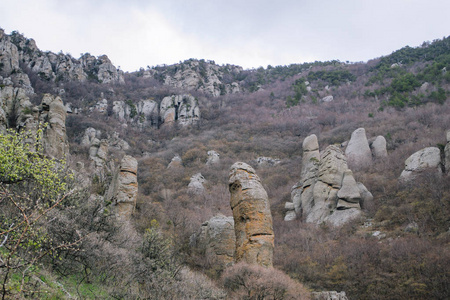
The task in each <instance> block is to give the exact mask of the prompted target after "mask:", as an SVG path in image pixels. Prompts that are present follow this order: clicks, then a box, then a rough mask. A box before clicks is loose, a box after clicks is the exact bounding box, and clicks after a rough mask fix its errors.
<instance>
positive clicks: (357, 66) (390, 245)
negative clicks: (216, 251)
mask: <svg viewBox="0 0 450 300" xmlns="http://www.w3.org/2000/svg"><path fill="white" fill-rule="evenodd" d="M192 61H197V60H188V61H185V62H180V63H179V64H176V65H171V66H155V67H148V68H147V70H148V71H154V72H156V73H155V74H157V76H153V77H151V78H146V77H145V76H143V74H144V71H146V70H144V69H141V70H140V71H137V72H133V73H125V75H124V79H125V81H124V83H121V84H119V83H101V82H99V81H98V80H96V78H95V76H92V78H89V80H87V81H85V82H76V81H68V80H65V79H64V78H60V79H59V80H58V81H56V82H55V81H50V80H47V79H45V78H43V77H42V76H40V75H39V74H36V73H34V72H33V71H32V70H30V69H29V68H28V69H27V67H26V66H23V65H22V66H21V69H22V70H23V72H25V73H26V74H27V75H28V77H29V78H30V81H31V84H32V86H33V88H34V91H35V94H34V95H33V96H32V97H31V100H32V102H33V103H35V104H38V103H39V101H40V99H42V95H43V94H44V93H49V92H50V93H54V91H55V88H57V89H63V90H64V91H65V92H64V93H63V94H61V97H62V99H63V101H64V102H65V103H72V105H73V106H74V107H77V108H80V109H81V111H82V112H80V113H78V114H71V115H69V116H68V118H67V121H66V126H67V135H68V139H69V142H70V152H71V155H70V157H69V159H68V160H67V166H65V167H64V168H66V169H65V170H67V168H73V169H76V163H77V162H80V161H81V162H85V164H86V165H88V164H89V161H88V160H89V157H88V149H87V148H86V147H85V146H82V145H81V138H82V136H83V134H84V131H85V129H86V128H88V127H94V128H96V129H98V130H101V131H102V133H104V134H105V135H107V134H110V133H112V132H114V131H116V132H118V133H119V134H120V136H121V137H122V138H123V139H124V140H126V141H127V142H128V143H129V144H130V146H131V148H130V150H127V154H130V155H132V156H134V157H136V158H137V159H138V162H139V169H138V181H139V195H138V200H137V206H136V211H135V212H134V214H133V217H132V222H131V224H129V225H127V226H118V223H117V222H115V220H114V217H113V215H112V214H109V213H108V207H107V203H102V202H101V201H100V200H98V201H97V200H91V201H87V199H88V198H89V195H90V194H93V193H96V194H99V195H102V193H105V191H106V189H107V185H108V182H109V181H108V180H109V179H108V174H106V175H105V177H104V178H98V177H93V178H90V180H91V181H92V182H91V183H92V184H91V185H90V187H89V188H88V189H86V190H83V191H82V192H81V191H80V192H76V193H72V194H69V195H67V194H64V193H63V192H61V191H59V190H58V191H55V193H56V194H57V195H55V197H54V198H55V199H62V200H61V201H60V202H58V205H57V206H56V207H54V209H52V210H49V211H48V213H47V212H46V209H47V208H49V207H50V208H52V207H53V206H52V205H53V203H55V202H50V203H49V204H47V205H45V204H43V203H42V207H41V210H40V213H42V214H43V215H44V217H42V218H40V219H39V220H37V221H36V222H35V223H32V224H30V231H29V232H27V234H26V236H23V238H22V239H20V237H14V238H15V239H16V240H17V241H19V240H20V243H19V242H18V243H17V246H15V248H14V247H13V248H9V249H7V248H6V247H0V251H2V253H4V254H5V255H6V254H7V253H13V254H14V255H10V256H8V257H9V258H8V259H11V260H16V261H17V264H16V265H17V268H16V269H11V270H9V269H8V272H9V273H8V278H6V276H5V275H4V274H6V273H5V272H6V270H5V269H0V272H3V273H0V274H2V275H1V279H2V282H0V284H1V288H0V290H1V294H2V295H3V298H4V299H8V297H9V296H11V298H14V297H16V296H17V297H21V298H31V299H36V298H40V299H59V298H64V297H67V298H69V296H68V295H71V296H72V297H77V298H80V299H122V298H130V299H177V298H178V299H182V298H186V299H225V298H227V297H228V298H233V297H234V298H239V299H301V297H305V298H308V297H309V296H308V293H309V291H332V290H335V291H345V292H346V294H347V297H348V298H349V299H448V298H449V297H450V285H449V282H450V247H449V242H450V178H449V176H450V175H448V174H445V171H448V170H443V171H444V173H443V174H438V173H436V172H424V173H423V174H421V176H420V177H418V178H416V179H415V180H414V181H413V182H409V183H402V182H400V181H399V180H398V177H399V175H400V173H401V172H402V170H403V168H404V162H405V160H406V159H407V158H408V157H409V156H410V155H411V154H413V153H414V152H415V151H417V150H420V149H422V148H424V147H428V146H437V147H439V148H440V149H442V150H443V147H444V146H445V144H446V142H447V140H446V132H447V131H448V130H449V129H450V102H449V100H448V98H449V95H450V38H443V39H442V40H436V41H433V42H425V43H424V44H423V45H422V46H420V47H416V48H413V47H404V48H402V49H400V50H398V51H395V52H393V53H392V54H390V55H387V56H384V57H381V58H376V59H373V60H371V61H368V62H358V63H350V62H345V63H344V62H340V61H328V62H312V63H304V64H292V65H289V66H267V67H266V68H264V67H261V68H258V69H251V70H242V71H241V72H237V73H236V72H229V73H226V72H224V73H223V74H222V78H221V81H222V83H223V84H224V85H225V84H229V83H232V82H238V83H239V85H240V87H241V91H240V92H239V93H225V92H224V93H221V95H219V96H211V95H208V94H206V93H203V92H200V91H198V90H195V89H194V90H189V91H186V90H182V89H180V88H175V87H172V86H168V85H165V84H164V79H165V76H168V75H170V74H174V73H175V72H176V70H177V69H180V68H189V67H190V63H191V62H192ZM198 62H199V64H198V68H199V70H198V72H199V74H200V75H201V76H202V74H203V76H204V78H205V80H207V74H206V73H205V72H203V73H202V68H203V66H204V65H206V64H214V62H211V61H204V60H200V61H198ZM223 67H224V68H225V69H226V66H223ZM447 70H448V71H447ZM3 75H7V74H3ZM4 77H5V76H4ZM424 84H425V85H424ZM180 93H190V94H192V95H193V96H194V97H195V98H196V99H197V100H198V103H199V107H200V111H201V119H200V120H199V121H198V122H197V123H195V124H193V125H190V126H179V125H178V124H176V123H175V124H164V123H162V122H161V119H160V118H158V116H155V119H154V120H152V122H151V125H149V126H146V127H142V126H137V125H136V124H135V121H133V120H129V121H128V124H127V126H126V127H125V126H122V123H121V122H120V121H119V120H118V119H117V118H115V117H114V115H113V113H112V111H111V107H109V108H108V109H107V111H106V112H105V113H100V112H97V111H95V110H89V108H90V107H93V106H95V104H96V103H97V102H98V101H99V100H101V99H102V98H106V99H107V100H108V103H111V105H112V102H113V101H118V100H120V101H128V102H129V103H131V104H133V103H137V101H139V100H141V99H153V100H155V101H157V102H161V100H162V99H163V98H164V97H166V96H171V95H174V94H180ZM326 96H333V100H332V101H329V102H324V101H322V99H324V97H326ZM360 127H363V128H365V130H366V133H367V136H368V137H369V138H370V137H375V136H377V135H382V136H384V137H385V138H386V140H387V149H388V157H387V158H386V159H383V160H377V161H375V162H374V164H373V165H372V166H370V167H367V168H361V169H359V170H353V171H354V175H355V178H356V179H357V180H358V181H360V182H362V183H364V185H365V186H366V187H367V188H368V189H369V190H370V191H371V192H372V194H373V196H374V201H373V203H371V205H370V206H368V207H365V208H364V214H365V220H364V221H361V220H355V221H353V222H351V223H349V224H346V225H344V226H343V227H339V228H334V227H330V226H328V225H327V224H322V225H320V226H316V225H312V224H308V223H305V222H303V221H302V220H301V218H300V217H299V218H298V219H297V220H294V221H290V222H286V221H284V214H285V210H284V204H285V202H286V201H290V197H291V188H292V186H294V185H295V183H296V182H297V181H298V180H299V176H300V170H301V153H302V141H303V139H304V138H305V137H307V136H308V135H310V134H316V135H317V137H318V138H319V145H320V149H321V150H323V149H325V148H326V147H327V146H328V145H332V144H341V143H343V142H345V141H348V140H349V139H350V136H351V133H352V132H353V131H354V130H355V129H357V128H360ZM17 138H18V139H25V137H23V136H22V137H21V136H19V137H17ZM4 143H6V142H4ZM209 150H215V151H217V152H218V153H220V164H219V165H215V166H207V165H206V164H205V163H206V159H207V152H208V151H209ZM21 151H23V152H25V153H28V155H30V154H29V152H28V151H30V150H29V149H22V150H21ZM176 155H179V156H180V157H181V159H182V167H181V168H175V169H174V168H167V166H168V164H169V163H170V161H171V159H172V158H173V157H174V156H176ZM262 156H264V157H271V158H275V159H279V160H280V163H279V164H276V165H273V166H260V165H258V164H257V162H256V159H257V158H258V157H262ZM0 159H1V157H0ZM117 159H118V158H116V160H117ZM36 160H39V158H38V157H37V158H36ZM236 161H243V162H247V163H249V164H250V165H252V166H253V167H254V168H255V170H256V172H257V173H258V175H259V177H260V178H261V179H262V182H263V186H264V188H265V189H266V191H267V193H268V195H269V199H270V204H271V211H272V215H273V221H274V224H273V227H274V231H275V250H274V251H275V252H274V267H275V268H276V269H277V270H276V272H280V273H279V274H278V273H277V274H278V275H277V276H276V279H277V280H279V281H277V280H275V279H274V275H273V273H264V272H266V271H265V270H264V269H263V270H254V269H252V268H253V267H252V266H245V265H244V266H241V265H236V266H233V267H230V268H228V269H226V270H221V269H219V268H217V266H216V265H215V264H214V261H205V259H203V254H202V253H199V252H198V251H196V250H195V249H193V248H192V247H190V245H189V239H190V237H191V235H192V234H194V233H195V232H196V231H197V230H198V229H199V227H200V225H201V224H202V223H203V222H204V221H206V220H208V219H209V218H211V217H212V216H214V215H215V214H217V213H222V214H224V215H227V216H230V215H231V209H230V203H229V201H230V195H229V191H228V186H227V179H228V172H229V168H230V166H231V165H232V164H233V163H234V162H236ZM2 162H3V161H2ZM3 164H5V163H3ZM0 168H1V167H0ZM1 172H2V173H1V174H0V175H1V176H3V177H2V178H1V179H2V182H3V183H2V185H1V186H0V187H1V190H0V194H1V197H2V198H1V199H2V200H1V202H0V205H1V206H2V210H3V211H5V212H6V211H11V212H12V211H13V210H14V207H13V206H14V203H15V202H8V201H7V199H15V200H16V201H19V202H20V201H28V202H29V204H27V205H26V207H27V209H29V212H28V211H22V214H21V215H20V216H13V215H12V213H11V215H8V214H6V213H4V214H2V218H3V219H1V220H2V221H3V220H6V218H16V223H17V222H18V221H19V220H20V219H21V218H23V216H30V215H33V216H36V214H35V213H34V212H35V211H36V205H41V203H39V201H38V199H47V198H48V197H49V194H48V192H46V191H45V188H46V187H45V186H44V188H42V186H41V185H39V182H38V181H37V179H36V178H35V175H34V174H33V172H37V171H36V170H34V171H31V173H30V174H28V175H27V176H28V178H32V179H30V180H29V181H23V180H15V179H14V178H10V177H8V176H9V175H8V170H6V171H5V170H4V169H2V170H1ZM58 172H64V171H63V170H59V169H58ZM66 172H68V171H66ZM199 172H200V173H201V174H202V175H203V176H204V177H205V179H206V183H205V188H206V189H205V192H204V193H203V194H202V195H192V194H190V193H188V192H187V186H188V184H189V181H190V177H191V176H192V175H193V174H196V173H199ZM5 174H6V175H5ZM33 176H34V177H33ZM63 177H64V176H63ZM58 178H62V177H61V176H60V177H58ZM8 180H9V181H10V182H8ZM6 183H8V184H6ZM61 184H62V183H61ZM76 184H77V182H76V178H72V177H71V176H67V175H65V177H64V188H67V187H70V186H75V185H76ZM36 185H37V187H36ZM30 191H32V192H30ZM58 201H59V200H58ZM43 212H44V213H43ZM30 219H32V218H30ZM4 224H6V221H5V223H4ZM410 224H416V225H417V226H415V227H414V228H413V229H412V230H410V229H407V228H410V227H408V225H410ZM13 228H14V227H11V228H7V227H5V226H4V225H1V230H2V236H0V244H1V243H2V242H3V240H4V237H5V234H4V232H7V231H8V230H11V229H13ZM375 231H379V232H380V233H381V234H382V237H381V238H380V237H379V236H374V235H373V233H374V232H375ZM8 232H9V231H8ZM11 232H12V231H11ZM12 238H13V237H11V236H10V237H9V239H10V240H12ZM26 243H28V244H27V245H25V244H26ZM19 245H20V246H19ZM2 246H3V245H2ZM8 251H9V252H8ZM44 254H45V255H44ZM5 257H6V256H5ZM29 262H32V263H31V264H30V263H29ZM0 263H1V262H0ZM27 263H28V264H27ZM24 265H27V266H29V268H28V269H27V270H26V271H25V270H24V268H23V266H24ZM255 268H256V267H255ZM256 269H257V268H256ZM274 272H275V271H274ZM25 274H26V275H25ZM255 274H256V275H255ZM22 275H23V276H22ZM238 275H240V277H239V276H238ZM252 276H253V277H252ZM237 277H239V280H241V281H239V280H238V279H236V278H237ZM246 281H248V282H246ZM236 282H241V283H240V284H241V285H240V284H239V283H236ZM242 282H244V283H242ZM261 283H262V285H265V286H269V287H270V288H268V289H267V290H266V291H260V295H262V296H260V298H256V297H257V296H255V295H253V296H254V298H251V297H249V296H248V295H249V294H246V291H245V289H244V287H248V286H252V285H254V289H255V290H258V288H259V287H260V286H261ZM278 289H281V290H283V291H284V292H283V293H280V294H276V293H275V292H274V291H277V290H278ZM264 293H266V294H264ZM15 295H16V296H15ZM227 295H228V296H227ZM300 295H301V296H300ZM246 297H247V298H246Z"/></svg>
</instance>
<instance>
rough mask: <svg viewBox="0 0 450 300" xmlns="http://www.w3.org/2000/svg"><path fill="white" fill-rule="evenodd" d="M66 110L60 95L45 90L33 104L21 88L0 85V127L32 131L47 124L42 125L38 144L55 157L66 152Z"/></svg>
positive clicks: (65, 154)
mask: <svg viewBox="0 0 450 300" xmlns="http://www.w3.org/2000/svg"><path fill="white" fill-rule="evenodd" d="M66 114H67V113H66V109H65V107H64V104H63V102H62V100H61V98H60V97H57V96H53V95H50V94H45V95H44V97H43V98H42V103H41V105H39V106H36V107H33V105H32V104H31V102H30V100H29V98H28V96H27V95H26V93H25V90H24V89H22V88H14V87H12V86H5V87H2V88H0V128H1V129H6V128H16V129H24V130H29V131H31V133H33V134H35V133H36V131H37V130H38V128H39V126H41V125H43V124H47V126H46V127H45V128H43V134H42V144H43V146H44V151H45V153H46V154H47V155H49V156H50V157H53V158H57V159H61V158H65V157H66V156H67V155H68V154H69V143H68V141H67V135H66Z"/></svg>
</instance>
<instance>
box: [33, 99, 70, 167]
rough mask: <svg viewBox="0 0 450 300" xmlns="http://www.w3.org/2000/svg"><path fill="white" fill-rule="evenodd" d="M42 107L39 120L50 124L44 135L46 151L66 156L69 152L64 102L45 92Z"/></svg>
mask: <svg viewBox="0 0 450 300" xmlns="http://www.w3.org/2000/svg"><path fill="white" fill-rule="evenodd" d="M41 107H42V110H41V111H40V115H39V121H40V122H41V123H47V124H48V125H47V127H46V128H45V129H44V136H43V144H44V149H45V152H46V153H47V154H48V155H50V156H52V157H55V158H64V157H66V156H67V155H68V154H69V142H68V141H67V135H66V115H67V113H66V108H65V107H64V103H63V102H62V100H61V98H60V97H57V96H52V95H50V94H45V95H44V98H43V99H42V104H41Z"/></svg>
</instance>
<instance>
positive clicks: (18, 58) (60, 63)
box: [0, 29, 124, 83]
mask: <svg viewBox="0 0 450 300" xmlns="http://www.w3.org/2000/svg"><path fill="white" fill-rule="evenodd" d="M19 62H20V64H19ZM0 66H1V67H0V73H2V74H3V75H4V76H11V75H13V77H15V76H17V75H16V74H22V75H20V76H22V78H25V77H28V76H26V74H23V73H25V71H26V70H24V69H23V68H27V69H28V70H31V71H33V72H34V73H36V74H38V75H39V76H40V77H41V78H43V79H47V80H51V81H59V80H72V81H86V80H88V79H91V80H95V81H98V82H101V83H109V82H117V83H123V82H124V73H123V71H120V70H118V69H117V68H116V67H115V66H114V65H113V64H112V63H111V61H110V60H109V58H108V57H107V56H106V55H102V56H99V57H98V58H96V57H94V56H92V55H90V54H88V53H86V54H84V55H82V56H81V57H80V58H79V59H75V58H73V57H72V56H71V55H70V54H63V53H62V52H61V53H58V54H55V53H52V52H43V51H41V50H39V48H38V47H37V45H36V42H35V41H34V40H33V39H27V38H26V37H24V36H23V35H21V34H20V33H18V32H16V31H14V32H12V33H11V35H7V34H5V33H4V30H3V29H0ZM22 80H25V81H26V80H27V79H22Z"/></svg>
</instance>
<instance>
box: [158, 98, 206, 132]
mask: <svg viewBox="0 0 450 300" xmlns="http://www.w3.org/2000/svg"><path fill="white" fill-rule="evenodd" d="M160 116H161V117H162V120H163V122H164V123H166V124H169V123H173V122H178V124H180V125H182V126H186V125H190V124H195V123H196V122H198V120H200V108H199V106H198V101H197V99H195V98H194V97H193V96H191V95H176V96H175V95H174V96H168V97H164V99H163V100H162V101H161V105H160Z"/></svg>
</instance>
